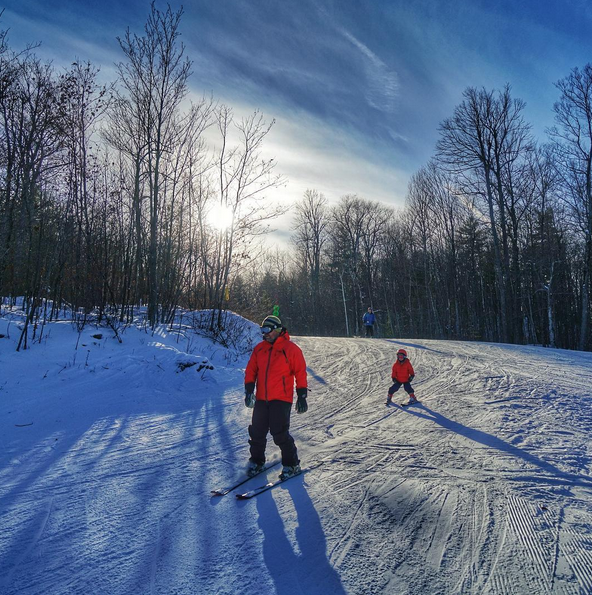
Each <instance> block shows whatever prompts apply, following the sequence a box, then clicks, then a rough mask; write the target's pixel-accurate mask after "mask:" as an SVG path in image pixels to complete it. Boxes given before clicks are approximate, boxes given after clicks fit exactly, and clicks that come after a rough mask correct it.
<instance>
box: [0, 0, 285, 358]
mask: <svg viewBox="0 0 592 595" xmlns="http://www.w3.org/2000/svg"><path fill="white" fill-rule="evenodd" d="M181 16H182V11H181V10H180V11H178V12H173V11H172V10H171V8H170V7H169V8H167V10H166V11H164V12H161V11H159V10H157V9H156V8H155V6H154V4H153V5H152V8H151V11H150V15H149V17H148V20H147V22H146V25H145V27H144V32H143V34H142V35H138V34H135V33H132V32H131V31H130V30H128V31H127V32H126V33H125V35H124V36H123V37H121V38H119V42H120V46H121V49H122V53H123V59H122V61H121V62H119V63H118V64H117V71H118V75H119V76H118V79H117V80H116V81H115V82H114V83H113V84H110V85H106V86H105V85H100V84H99V83H98V82H97V81H98V69H97V68H95V67H93V66H92V65H91V64H89V63H79V62H74V63H73V65H72V67H71V68H70V69H69V70H68V71H66V72H64V73H59V72H57V71H56V70H55V69H54V68H53V66H51V65H50V64H43V63H42V62H41V61H40V60H39V59H38V58H37V57H36V56H35V54H34V48H29V49H27V50H25V51H24V52H21V53H15V52H13V51H11V50H10V48H9V47H8V45H7V44H6V36H5V35H4V34H3V35H2V37H1V41H2V45H1V48H2V53H1V55H0V59H1V60H2V63H1V65H0V66H1V71H2V73H3V76H2V84H1V86H0V107H1V108H2V114H3V126H2V129H1V133H0V134H1V136H0V155H1V164H2V170H3V176H2V180H3V184H2V187H1V189H0V195H1V197H2V202H1V220H0V242H1V244H0V245H1V250H2V265H1V268H0V295H2V296H12V297H13V299H14V297H15V296H24V297H25V306H26V309H27V314H28V316H27V322H28V323H30V322H32V321H33V320H35V319H37V318H38V317H39V316H40V315H41V313H42V312H43V315H46V316H49V317H50V318H51V317H52V316H53V315H55V313H56V310H57V309H59V308H61V307H65V308H67V309H68V310H69V311H70V312H71V313H72V318H73V319H77V320H79V321H80V320H82V321H84V320H85V319H86V316H87V315H89V314H90V313H91V312H92V313H93V316H94V317H95V318H96V319H97V320H98V321H99V322H101V321H102V320H103V319H104V318H105V317H106V316H110V317H113V316H115V317H117V318H118V319H119V320H120V321H131V320H132V319H133V317H134V314H135V313H136V312H137V309H138V307H139V306H142V305H146V306H147V316H148V321H149V324H150V325H151V326H154V325H156V324H157V323H160V322H170V321H171V320H172V319H173V317H174V313H175V310H176V308H177V307H178V306H182V307H186V308H191V309H198V308H212V320H211V323H210V324H211V326H214V325H219V324H220V319H219V317H218V316H219V314H215V313H219V312H220V311H221V310H222V309H223V308H224V307H225V305H226V303H227V298H228V294H229V291H228V287H229V284H230V281H231V279H232V277H233V275H234V274H235V272H236V269H237V267H238V266H240V264H241V261H242V260H244V259H246V258H248V253H247V249H246V248H247V246H248V244H249V242H250V241H251V240H252V238H253V237H256V236H258V235H259V234H261V233H262V230H263V228H264V225H265V222H266V221H267V220H269V219H272V218H273V217H275V216H276V215H277V214H278V213H280V212H281V209H280V208H278V207H274V208H269V207H265V206H264V205H263V204H262V201H263V199H264V197H265V191H266V190H269V189H270V188H273V187H275V186H277V185H278V184H281V183H282V178H281V177H280V176H277V175H274V171H273V170H274V165H275V164H274V162H273V160H263V159H261V157H260V153H261V147H262V145H263V142H264V140H265V137H266V135H267V134H268V133H269V131H270V129H271V127H272V125H273V122H272V123H267V122H266V121H265V120H264V118H263V116H262V115H261V114H259V113H258V112H255V113H254V114H252V115H250V116H247V117H245V118H241V119H237V118H236V117H235V116H234V114H233V112H232V110H231V109H230V108H228V107H227V106H224V105H220V104H218V103H216V102H215V101H214V100H213V99H205V98H204V99H202V100H200V101H198V102H197V103H194V102H192V101H187V95H188V78H189V76H190V73H191V61H190V60H189V58H187V57H186V56H185V49H184V46H183V44H182V43H181V42H180V39H179V38H180V33H179V24H180V20H181ZM212 131H214V132H215V133H217V134H214V140H212ZM206 132H208V134H210V137H209V139H208V142H206ZM219 209H222V210H224V212H226V213H230V217H229V219H228V221H227V223H226V225H225V226H224V227H219V226H213V225H209V224H208V213H212V212H215V211H216V210H219ZM46 300H49V302H48V301H46ZM48 303H51V307H50V309H49V311H48V310H47V304H48ZM28 336H29V335H28V329H27V328H25V329H24V331H23V335H22V341H21V345H19V348H20V347H21V346H23V347H26V346H27V338H28ZM34 337H35V334H34V333H33V338H34Z"/></svg>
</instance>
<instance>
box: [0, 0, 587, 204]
mask: <svg viewBox="0 0 592 595" xmlns="http://www.w3.org/2000/svg"><path fill="white" fill-rule="evenodd" d="M1 6H4V7H5V9H6V10H5V13H4V16H3V18H2V21H1V24H2V28H9V29H10V31H9V40H10V43H11V45H12V47H13V48H15V49H19V48H22V47H24V45H25V44H26V43H27V42H36V41H41V42H42V45H41V47H40V48H39V49H38V50H37V53H38V55H40V56H42V57H47V58H48V59H52V60H53V61H54V63H55V64H56V65H61V64H64V65H66V64H68V63H69V62H71V61H72V60H73V59H74V58H79V59H83V60H86V59H90V60H91V61H92V62H93V63H95V64H97V65H99V66H101V68H102V72H103V75H104V76H105V77H107V78H109V77H113V76H114V75H113V64H114V62H115V61H117V60H120V59H121V52H120V50H119V46H118V43H117V40H116V36H121V35H123V34H124V32H125V29H126V27H128V26H129V27H130V28H131V29H132V31H135V32H138V33H141V32H142V27H143V24H144V22H145V20H146V16H147V14H148V11H149V7H150V2H149V1H147V0H128V1H127V2H120V1H114V0H105V1H101V2H99V1H96V0H95V1H94V2H90V1H88V0H63V1H61V2H55V1H50V0H44V1H38V0H20V1H19V2H14V1H12V0H9V1H7V0H4V3H2V0H0V7H1ZM157 6H158V7H160V8H163V7H164V6H166V4H164V3H161V2H157ZM171 6H172V8H173V9H175V10H176V9H177V8H179V7H180V4H175V3H174V2H172V3H171ZM184 10H185V14H184V17H183V20H182V23H181V32H182V40H183V42H184V43H185V44H186V48H187V55H188V56H189V57H190V58H191V59H192V60H193V76H192V80H191V85H192V89H193V91H194V92H195V93H196V94H197V95H202V94H203V93H206V94H210V93H212V94H213V96H214V98H215V99H217V100H220V101H223V102H225V103H228V104H229V105H231V106H233V107H235V109H236V111H237V113H239V114H240V113H248V112H251V111H252V110H253V109H260V110H261V111H262V112H263V114H264V115H265V116H266V117H267V118H269V119H271V118H275V119H276V122H277V124H276V126H275V127H274V129H273V131H272V133H271V135H270V137H269V141H268V143H267V151H268V152H269V153H270V155H271V156H274V157H276V159H277V161H278V168H279V170H280V171H281V172H282V173H284V174H285V176H286V177H287V179H288V186H287V187H286V188H283V189H281V191H278V193H281V195H282V197H283V198H288V199H289V200H290V201H292V200H297V199H298V198H299V197H300V196H302V193H303V192H304V190H306V189H307V188H314V189H317V190H319V191H321V192H323V193H324V194H325V195H326V196H327V198H328V199H329V200H331V201H336V200H337V199H338V198H339V197H340V196H341V195H343V194H346V193H352V194H353V193H355V194H358V195H360V196H362V197H364V198H367V199H371V200H379V201H381V202H384V203H388V204H392V205H395V206H402V204H403V202H404V197H405V193H406V189H407V182H408V180H409V177H410V176H411V174H413V172H414V171H416V170H417V169H418V168H419V167H421V166H422V165H423V164H425V163H426V162H427V160H428V159H429V158H430V156H431V155H432V154H433V150H434V145H435V142H436V140H437V137H438V125H439V123H440V122H441V121H442V120H443V119H444V118H446V117H448V116H449V115H451V114H452V111H453V109H454V107H455V106H456V105H457V104H458V103H460V101H461V100H462V91H463V90H464V89H465V88H466V87H468V86H476V87H481V86H485V87H486V88H488V89H500V88H501V87H502V86H503V85H504V84H506V83H509V84H510V85H511V86H512V92H513V95H514V96H516V97H520V98H522V99H524V100H525V101H526V102H527V108H526V111H525V116H526V119H527V120H528V121H529V122H530V123H531V124H532V125H533V128H534V130H535V133H536V134H537V136H538V137H539V138H540V139H541V140H543V139H544V130H545V128H546V127H547V126H550V125H552V123H553V114H552V106H553V102H554V101H555V100H556V99H557V91H556V89H555V87H554V83H555V82H556V81H557V80H558V79H560V78H563V77H565V76H566V75H567V74H569V72H570V70H571V69H572V68H574V67H575V66H579V67H582V66H584V65H585V64H586V63H587V62H590V61H592V36H591V35H590V31H592V8H591V5H590V3H589V2H588V1H587V0H556V1H546V0H522V1H520V0H489V1H482V0H458V1H455V0H439V1H438V0H431V1H430V0H391V1H387V0H316V1H315V0H194V1H191V2H187V3H186V4H185V6H184Z"/></svg>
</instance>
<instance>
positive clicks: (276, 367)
mask: <svg viewBox="0 0 592 595" xmlns="http://www.w3.org/2000/svg"><path fill="white" fill-rule="evenodd" d="M294 381H296V388H307V381H306V362H305V361H304V355H303V354H302V350H301V349H300V347H298V345H296V344H295V343H292V341H290V335H288V333H287V332H286V331H284V332H283V333H282V334H281V335H280V336H279V337H278V338H277V339H276V340H275V341H274V342H273V343H268V342H267V341H261V343H259V344H258V345H256V346H255V349H253V353H252V354H251V357H250V358H249V363H248V364H247V368H246V370H245V384H248V383H250V382H256V383H257V391H256V395H257V400H258V401H274V400H277V401H286V402H288V403H293V402H294Z"/></svg>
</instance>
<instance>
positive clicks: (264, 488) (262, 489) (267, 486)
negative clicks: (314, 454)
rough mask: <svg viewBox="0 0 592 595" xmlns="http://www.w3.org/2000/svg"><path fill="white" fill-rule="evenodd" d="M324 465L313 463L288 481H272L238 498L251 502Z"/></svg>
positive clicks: (320, 462)
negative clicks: (264, 493)
mask: <svg viewBox="0 0 592 595" xmlns="http://www.w3.org/2000/svg"><path fill="white" fill-rule="evenodd" d="M322 464H323V461H319V462H318V463H313V464H312V465H309V466H308V467H305V468H304V469H302V471H300V473H298V474H296V475H292V477H288V478H287V479H277V480H275V481H270V482H269V483H266V484H265V485H262V486H259V487H258V488H255V489H253V490H250V491H248V492H245V493H244V494H236V497H237V498H238V499H239V500H250V499H251V498H254V497H255V496H258V495H259V494H262V493H263V492H267V490H271V489H272V488H275V487H277V486H279V485H280V484H282V483H286V482H287V481H290V480H291V479H293V478H294V477H299V476H300V475H302V474H303V473H307V472H308V471H312V470H313V469H316V468H317V467H320V466H321V465H322Z"/></svg>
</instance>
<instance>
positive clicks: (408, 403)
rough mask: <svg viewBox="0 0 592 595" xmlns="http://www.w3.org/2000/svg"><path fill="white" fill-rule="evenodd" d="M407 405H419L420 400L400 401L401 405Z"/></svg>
mask: <svg viewBox="0 0 592 595" xmlns="http://www.w3.org/2000/svg"><path fill="white" fill-rule="evenodd" d="M409 405H421V402H420V401H413V403H410V402H409V401H406V402H404V403H401V407H409Z"/></svg>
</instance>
